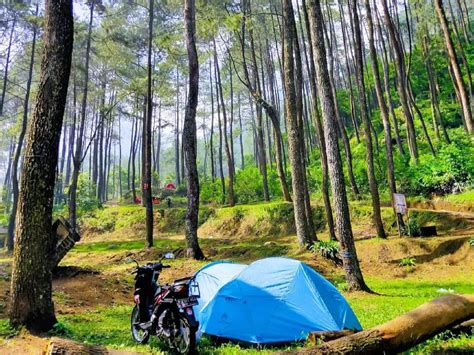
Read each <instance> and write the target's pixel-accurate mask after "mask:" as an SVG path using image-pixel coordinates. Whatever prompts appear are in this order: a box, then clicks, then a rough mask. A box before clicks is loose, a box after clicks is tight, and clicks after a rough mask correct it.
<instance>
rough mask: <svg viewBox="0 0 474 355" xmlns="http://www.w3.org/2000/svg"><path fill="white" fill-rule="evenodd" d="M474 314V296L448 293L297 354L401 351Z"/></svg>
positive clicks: (389, 352) (392, 352) (390, 352)
mask: <svg viewBox="0 0 474 355" xmlns="http://www.w3.org/2000/svg"><path fill="white" fill-rule="evenodd" d="M473 317H474V295H459V296H458V295H450V296H444V297H440V298H437V299H435V300H433V301H431V302H428V303H425V304H423V305H421V306H419V307H417V308H415V309H414V310H412V311H411V312H408V313H406V314H404V315H401V316H399V317H397V318H395V319H393V320H391V321H388V322H387V323H384V324H382V325H379V326H377V327H375V328H372V329H368V330H364V331H362V332H359V333H355V334H353V335H349V336H345V337H342V338H339V339H336V340H333V341H330V342H327V343H325V344H322V345H320V346H317V347H315V348H312V349H304V350H301V351H299V352H298V353H299V354H349V353H350V354H395V353H402V352H404V351H406V350H408V349H410V348H412V347H413V346H415V345H417V344H420V343H422V342H423V341H425V340H427V339H429V338H432V337H433V336H435V335H436V334H438V333H440V332H442V331H444V330H447V329H450V328H452V327H453V326H455V325H458V324H461V323H462V322H464V321H466V320H469V319H472V318H473Z"/></svg>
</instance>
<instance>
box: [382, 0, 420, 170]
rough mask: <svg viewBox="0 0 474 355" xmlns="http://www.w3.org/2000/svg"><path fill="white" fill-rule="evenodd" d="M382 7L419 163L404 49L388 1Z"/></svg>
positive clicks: (410, 140) (413, 154)
mask: <svg viewBox="0 0 474 355" xmlns="http://www.w3.org/2000/svg"><path fill="white" fill-rule="evenodd" d="M382 7H383V12H384V18H385V25H386V26H387V29H388V33H389V36H390V41H391V43H392V48H393V50H394V53H395V69H396V72H397V91H398V95H399V97H400V102H401V105H402V109H403V114H404V116H405V120H406V126H407V138H408V148H409V150H410V156H411V158H412V159H413V160H414V161H415V162H417V161H418V146H417V142H416V132H415V125H414V122H413V115H412V113H411V111H410V105H409V97H408V85H407V75H406V67H405V61H404V57H403V48H402V45H401V44H400V39H399V37H398V36H397V34H396V31H395V26H394V24H393V20H392V17H391V16H390V13H389V10H388V5H387V0H382Z"/></svg>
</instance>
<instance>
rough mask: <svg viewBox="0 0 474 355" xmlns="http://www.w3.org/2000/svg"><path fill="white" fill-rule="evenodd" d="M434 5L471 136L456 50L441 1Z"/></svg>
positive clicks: (472, 127) (473, 125) (468, 105)
mask: <svg viewBox="0 0 474 355" xmlns="http://www.w3.org/2000/svg"><path fill="white" fill-rule="evenodd" d="M434 4H435V10H436V14H437V16H438V20H439V22H440V25H441V29H442V30H443V35H444V43H445V46H446V49H447V51H448V57H449V61H450V63H451V67H452V69H453V73H454V78H455V82H456V85H457V88H458V90H459V96H460V99H461V109H462V112H463V117H464V121H465V126H466V128H467V132H468V133H469V134H471V135H472V134H474V121H473V118H472V108H471V103H470V98H469V94H468V93H467V90H466V86H465V83H464V78H463V75H462V72H461V68H460V67H459V64H458V61H457V59H458V58H457V54H456V49H455V48H454V44H453V40H452V38H451V34H450V30H449V25H448V19H447V18H446V13H445V11H444V7H443V1H442V0H434Z"/></svg>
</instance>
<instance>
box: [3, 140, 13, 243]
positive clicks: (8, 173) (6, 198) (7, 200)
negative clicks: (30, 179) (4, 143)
mask: <svg viewBox="0 0 474 355" xmlns="http://www.w3.org/2000/svg"><path fill="white" fill-rule="evenodd" d="M14 152H15V143H14V139H13V137H12V138H10V147H9V149H8V163H7V171H6V172H5V180H4V181H3V189H2V196H1V198H2V201H3V203H4V205H5V210H6V211H8V205H9V204H10V192H9V191H10V183H11V169H12V162H13V154H14ZM7 242H8V238H7V239H6V240H5V246H7Z"/></svg>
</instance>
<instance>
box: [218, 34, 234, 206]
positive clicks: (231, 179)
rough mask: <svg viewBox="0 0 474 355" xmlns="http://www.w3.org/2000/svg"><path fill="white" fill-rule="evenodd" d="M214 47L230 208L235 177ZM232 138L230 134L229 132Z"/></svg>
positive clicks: (219, 73) (232, 201)
mask: <svg viewBox="0 0 474 355" xmlns="http://www.w3.org/2000/svg"><path fill="white" fill-rule="evenodd" d="M213 45H214V64H215V66H216V72H217V77H216V80H217V85H218V92H219V96H218V99H220V105H221V108H222V121H223V125H222V126H223V127H222V131H223V132H222V134H223V138H224V148H225V154H226V157H227V173H228V176H229V186H228V188H227V203H228V204H229V206H230V207H233V206H235V196H234V175H235V171H234V169H235V166H234V158H233V154H232V150H231V147H230V143H229V132H228V130H227V111H226V107H225V102H224V94H223V90H222V81H221V70H220V68H219V60H218V58H217V48H216V41H215V40H214V41H213ZM230 134H231V136H232V132H230Z"/></svg>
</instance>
